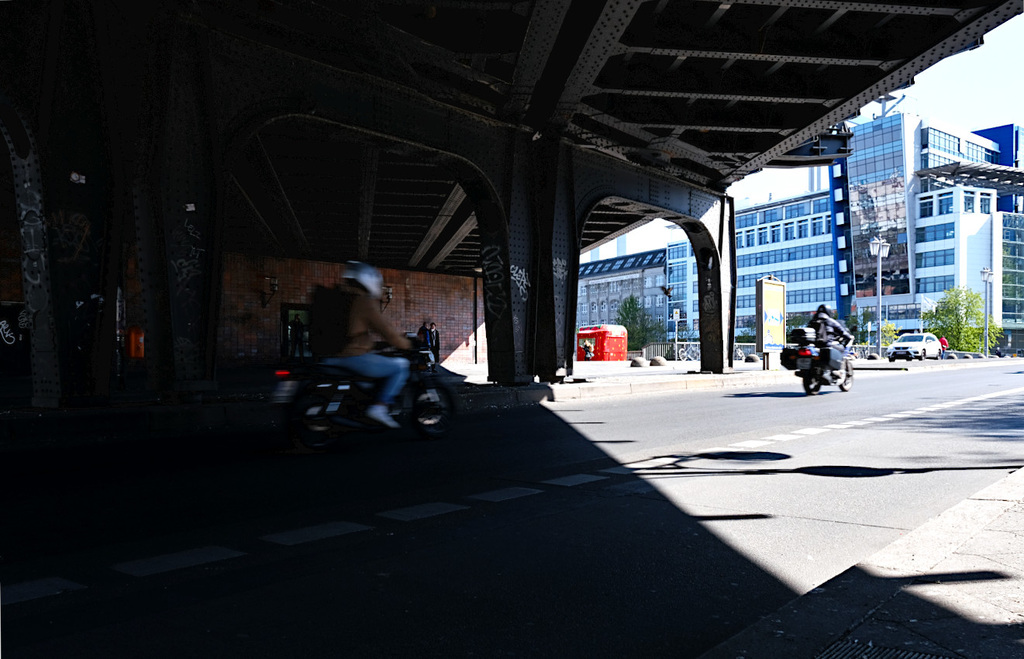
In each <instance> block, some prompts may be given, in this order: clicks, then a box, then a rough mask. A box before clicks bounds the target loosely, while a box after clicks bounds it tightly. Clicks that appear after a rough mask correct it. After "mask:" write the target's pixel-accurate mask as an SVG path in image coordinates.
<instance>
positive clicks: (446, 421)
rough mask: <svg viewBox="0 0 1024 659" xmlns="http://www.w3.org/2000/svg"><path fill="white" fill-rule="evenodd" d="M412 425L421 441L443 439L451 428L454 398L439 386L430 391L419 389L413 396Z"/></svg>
mask: <svg viewBox="0 0 1024 659" xmlns="http://www.w3.org/2000/svg"><path fill="white" fill-rule="evenodd" d="M413 396H414V398H413V401H412V425H413V427H414V428H415V429H416V432H417V433H418V434H419V436H420V437H422V438H423V439H430V440H434V439H443V438H445V437H446V436H447V435H448V433H449V432H450V431H451V428H452V418H453V417H454V416H455V398H454V396H452V393H451V392H450V391H449V390H448V389H447V388H445V387H444V386H441V385H436V386H434V387H433V388H432V391H431V390H428V389H419V390H417V391H416V392H414V394H413Z"/></svg>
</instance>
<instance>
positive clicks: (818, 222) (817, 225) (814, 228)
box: [811, 217, 825, 236]
mask: <svg viewBox="0 0 1024 659" xmlns="http://www.w3.org/2000/svg"><path fill="white" fill-rule="evenodd" d="M823 219H825V218H822V217H816V218H814V221H813V222H811V235H812V236H821V235H823V234H824V233H825V227H824V226H823V225H822V220H823Z"/></svg>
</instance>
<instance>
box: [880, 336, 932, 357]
mask: <svg viewBox="0 0 1024 659" xmlns="http://www.w3.org/2000/svg"><path fill="white" fill-rule="evenodd" d="M885 356H886V357H888V358H889V361H891V362H894V361H896V359H897V358H900V359H906V360H907V361H910V360H911V359H920V360H922V361H924V360H925V359H939V358H940V357H941V356H942V345H941V344H940V343H939V339H938V338H937V337H936V336H935V335H934V334H932V333H931V332H924V333H918V334H904V335H903V336H898V337H896V341H895V342H894V343H893V344H892V345H890V346H889V347H888V348H886V351H885Z"/></svg>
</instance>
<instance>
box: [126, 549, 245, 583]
mask: <svg viewBox="0 0 1024 659" xmlns="http://www.w3.org/2000/svg"><path fill="white" fill-rule="evenodd" d="M239 556H245V554H244V553H243V552H240V551H235V550H234V549H228V548H226V547H200V548H199V549H188V550H185V551H179V552H176V553H173V554H163V555H162V556H153V557H152V558H144V559H142V560H138V561H128V562H126V563H118V564H117V565H113V566H112V567H113V568H114V569H115V570H117V571H118V572H123V573H124V574H127V575H130V576H133V577H148V576H150V575H153V574H160V573H162V572H171V571H172V570H181V569H183V568H187V567H196V566H197V565H206V564H207V563H215V562H217V561H224V560H227V559H229V558H238V557H239Z"/></svg>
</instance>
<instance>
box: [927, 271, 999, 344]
mask: <svg viewBox="0 0 1024 659" xmlns="http://www.w3.org/2000/svg"><path fill="white" fill-rule="evenodd" d="M984 309H985V300H984V298H983V297H982V296H981V294H980V293H976V292H975V291H972V290H971V289H969V288H966V287H963V286H961V287H959V288H950V289H949V290H947V291H946V292H945V293H943V294H942V297H941V298H940V299H939V301H938V302H937V303H936V305H935V308H934V309H932V310H931V311H925V312H924V313H923V314H921V318H922V320H923V321H924V327H925V329H926V330H928V331H929V332H931V333H932V334H935V335H936V336H939V337H942V336H944V337H946V340H947V341H949V348H950V350H965V351H969V352H976V351H978V350H980V349H981V346H982V343H983V342H984V336H983V334H984V333H985V330H984V325H985V311H984ZM988 328H989V329H988V342H989V345H993V346H994V345H996V344H997V343H998V342H999V339H1001V338H1002V336H1003V328H1002V327H999V326H998V325H996V324H995V322H994V320H993V319H992V317H991V316H990V317H989V323H988Z"/></svg>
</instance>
